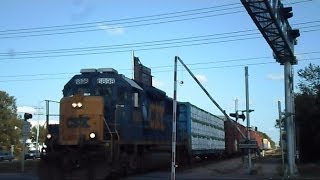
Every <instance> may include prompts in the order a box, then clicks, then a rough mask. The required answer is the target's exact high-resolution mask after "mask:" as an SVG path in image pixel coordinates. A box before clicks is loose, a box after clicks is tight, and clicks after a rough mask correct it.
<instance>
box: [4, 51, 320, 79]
mask: <svg viewBox="0 0 320 180" xmlns="http://www.w3.org/2000/svg"><path fill="white" fill-rule="evenodd" d="M315 60H320V57H319V58H309V59H302V60H300V61H315ZM267 64H278V63H277V62H275V61H269V62H261V63H247V64H236V65H225V66H212V67H200V68H192V69H191V70H206V69H221V68H235V67H243V66H258V65H267ZM164 72H173V69H172V70H163V71H154V72H153V73H164ZM62 79H67V77H66V78H39V79H13V80H0V83H2V82H6V83H8V82H21V81H24V82H30V81H44V80H62Z"/></svg>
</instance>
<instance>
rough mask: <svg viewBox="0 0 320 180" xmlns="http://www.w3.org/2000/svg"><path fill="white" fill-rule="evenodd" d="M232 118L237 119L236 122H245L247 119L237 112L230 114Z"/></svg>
mask: <svg viewBox="0 0 320 180" xmlns="http://www.w3.org/2000/svg"><path fill="white" fill-rule="evenodd" d="M229 115H230V116H231V117H234V118H236V121H238V119H239V118H240V119H242V120H243V121H244V120H245V119H246V116H245V115H244V114H243V113H242V114H239V113H238V111H236V112H235V113H230V114H229Z"/></svg>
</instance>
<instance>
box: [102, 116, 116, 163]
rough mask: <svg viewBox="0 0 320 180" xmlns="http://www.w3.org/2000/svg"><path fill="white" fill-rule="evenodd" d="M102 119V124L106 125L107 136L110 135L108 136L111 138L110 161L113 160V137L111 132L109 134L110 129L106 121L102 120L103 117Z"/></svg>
mask: <svg viewBox="0 0 320 180" xmlns="http://www.w3.org/2000/svg"><path fill="white" fill-rule="evenodd" d="M102 118H103V121H104V123H105V124H106V127H107V129H108V131H109V134H110V136H111V144H110V146H111V151H110V156H111V159H112V158H113V150H112V149H113V146H112V145H113V135H112V132H111V130H110V128H109V125H108V123H107V121H106V119H105V118H104V117H102Z"/></svg>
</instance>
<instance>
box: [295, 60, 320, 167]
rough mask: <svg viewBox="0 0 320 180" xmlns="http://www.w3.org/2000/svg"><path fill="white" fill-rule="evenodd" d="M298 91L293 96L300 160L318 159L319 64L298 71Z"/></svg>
mask: <svg viewBox="0 0 320 180" xmlns="http://www.w3.org/2000/svg"><path fill="white" fill-rule="evenodd" d="M298 75H299V77H300V78H301V79H300V81H299V84H298V86H299V90H300V92H299V93H297V94H296V96H295V121H296V126H297V137H298V147H299V151H300V158H301V161H304V162H310V161H319V160H320V154H319V151H320V141H319V139H320V131H319V129H320V121H319V120H320V66H316V65H312V64H309V66H307V67H306V68H305V69H301V70H299V71H298Z"/></svg>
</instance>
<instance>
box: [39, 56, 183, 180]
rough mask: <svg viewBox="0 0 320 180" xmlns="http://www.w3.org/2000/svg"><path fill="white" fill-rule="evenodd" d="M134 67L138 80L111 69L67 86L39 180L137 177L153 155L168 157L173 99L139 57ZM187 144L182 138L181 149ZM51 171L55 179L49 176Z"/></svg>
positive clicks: (85, 74)
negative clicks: (155, 83) (75, 176)
mask: <svg viewBox="0 0 320 180" xmlns="http://www.w3.org/2000/svg"><path fill="white" fill-rule="evenodd" d="M134 64H135V65H134V72H135V73H134V76H135V77H134V80H132V79H129V78H127V77H125V76H124V75H121V74H118V72H117V71H116V70H114V69H112V68H104V69H82V70H81V74H78V75H75V76H74V77H73V78H72V79H71V80H70V81H69V82H68V83H67V84H66V85H65V86H64V89H63V98H62V99H61V101H60V121H59V125H49V127H48V129H49V131H48V135H47V139H46V148H45V149H44V152H45V153H44V155H43V157H42V159H41V165H40V178H41V179H59V178H62V177H63V178H67V177H68V176H69V175H70V174H74V172H76V171H77V170H79V172H81V173H85V175H81V176H82V177H87V178H88V179H90V178H93V179H99V178H104V177H106V176H108V175H109V174H110V173H111V172H119V171H123V172H131V171H133V172H134V171H138V170H141V169H143V161H144V157H145V156H146V154H148V153H149V152H160V151H163V152H170V150H171V148H170V143H171V132H172V100H171V99H170V98H168V97H167V96H166V93H165V92H163V91H161V90H159V89H157V88H154V87H153V86H152V76H151V70H150V69H149V68H147V67H145V66H143V65H142V64H141V63H140V61H139V60H138V59H137V58H135V60H134ZM54 129H55V130H54ZM186 141H187V140H186V139H181V138H180V137H178V147H179V149H184V148H180V147H184V146H185V144H184V143H185V142H186ZM53 169H54V170H55V171H56V173H55V174H56V175H50V176H48V174H47V172H50V171H52V170H53ZM81 173H80V174H81ZM55 176H57V177H55Z"/></svg>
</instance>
